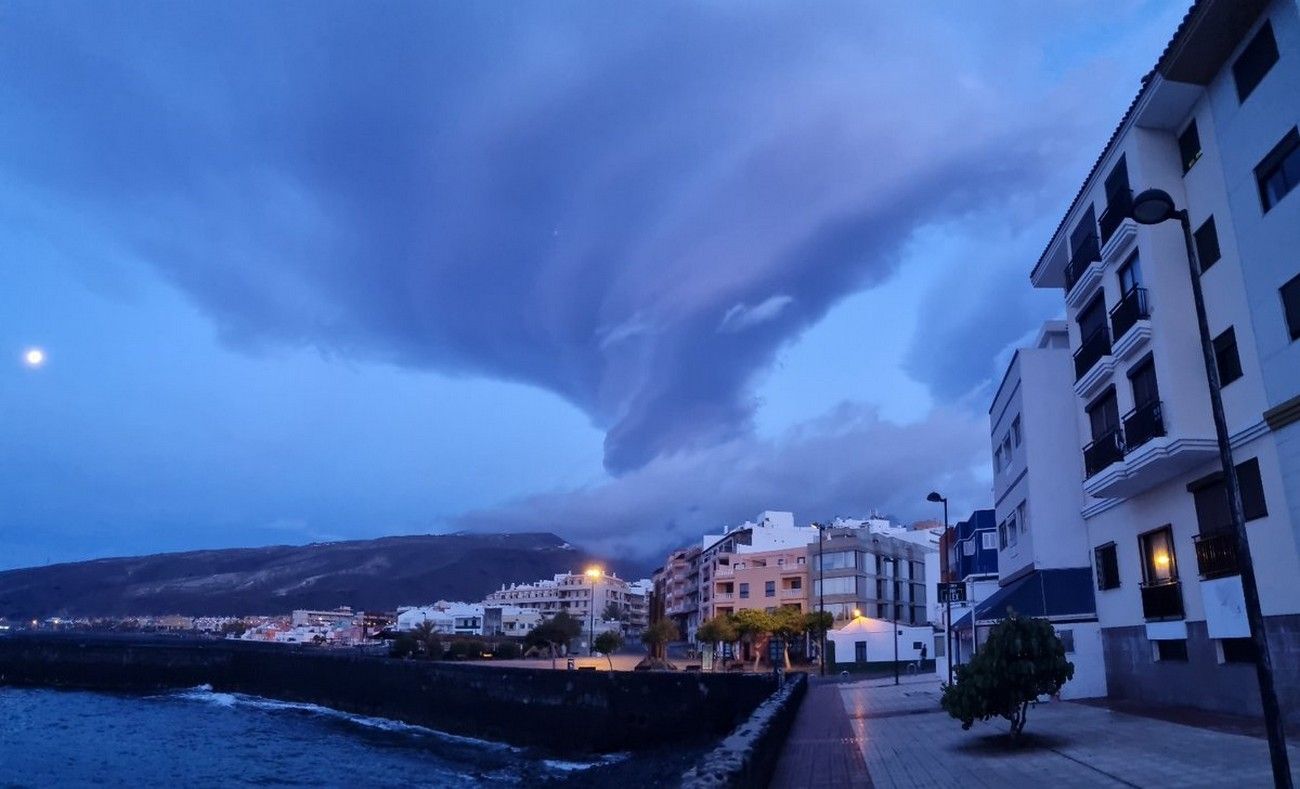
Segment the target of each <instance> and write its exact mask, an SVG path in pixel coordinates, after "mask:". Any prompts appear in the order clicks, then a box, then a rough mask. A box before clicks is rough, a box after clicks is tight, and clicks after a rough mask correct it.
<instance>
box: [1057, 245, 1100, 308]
mask: <svg viewBox="0 0 1300 789" xmlns="http://www.w3.org/2000/svg"><path fill="white" fill-rule="evenodd" d="M1101 270H1102V264H1101V247H1100V246H1099V245H1098V244H1097V237H1096V236H1088V237H1087V238H1086V239H1084V240H1083V241H1082V242H1081V243H1080V244H1079V246H1078V247H1076V248H1075V250H1074V254H1073V255H1071V256H1070V262H1069V263H1067V264H1066V265H1065V300H1066V303H1067V304H1069V305H1070V306H1073V307H1077V306H1079V304H1080V303H1082V301H1083V300H1084V299H1085V298H1087V296H1088V295H1089V294H1090V293H1092V291H1093V289H1094V286H1096V285H1097V284H1098V283H1100V282H1101Z"/></svg>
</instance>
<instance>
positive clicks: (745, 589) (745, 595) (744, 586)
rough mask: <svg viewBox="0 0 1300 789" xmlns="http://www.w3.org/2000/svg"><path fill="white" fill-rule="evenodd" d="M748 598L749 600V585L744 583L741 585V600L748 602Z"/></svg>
mask: <svg viewBox="0 0 1300 789" xmlns="http://www.w3.org/2000/svg"><path fill="white" fill-rule="evenodd" d="M748 598H749V584H744V583H742V584H741V585H740V599H741V600H746V599H748Z"/></svg>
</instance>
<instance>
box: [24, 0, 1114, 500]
mask: <svg viewBox="0 0 1300 789" xmlns="http://www.w3.org/2000/svg"><path fill="white" fill-rule="evenodd" d="M1083 13H1084V11H1080V10H1077V9H1073V8H1066V9H1064V10H1061V9H1054V8H1046V9H1044V8H1039V7H1036V6H1026V7H1024V8H1018V7H1015V6H1007V7H1004V8H996V9H985V8H978V9H974V8H972V9H969V10H968V9H960V8H959V9H954V8H953V7H951V6H947V5H938V6H932V7H927V6H922V7H914V6H912V5H908V6H906V7H905V6H903V5H894V6H891V5H888V4H886V5H879V4H872V5H867V4H861V3H845V4H817V5H815V6H809V5H807V4H789V5H785V6H781V5H777V4H764V5H758V6H756V5H752V4H730V5H729V4H721V5H718V4H715V5H703V6H702V5H700V4H671V3H670V4H666V5H665V4H650V5H643V6H627V5H619V6H611V5H605V4H596V3H591V4H573V5H566V4H560V5H556V4H537V5H498V4H471V5H467V6H459V7H457V6H449V5H445V4H427V3H412V4H402V3H397V4H388V5H385V6H384V7H383V9H382V11H381V10H378V9H376V8H373V7H361V6H352V7H349V6H343V5H326V6H294V5H283V4H281V5H274V6H267V5H265V4H260V3H231V4H221V5H212V6H206V7H200V6H184V7H181V6H174V7H164V8H159V7H157V6H147V5H144V4H140V5H137V6H131V5H130V4H127V5H121V4H116V5H113V6H112V7H111V9H110V8H108V7H105V6H102V5H99V4H86V5H77V4H73V5H65V6H59V7H58V8H57V9H51V8H49V7H41V6H38V5H28V6H18V7H13V8H10V9H8V10H7V11H6V24H5V26H4V29H3V31H0V71H3V72H4V73H6V74H8V75H10V78H9V79H6V80H5V81H4V83H3V85H0V116H2V117H4V118H5V119H6V122H5V123H6V126H5V129H6V131H5V133H4V138H3V139H4V143H5V144H4V145H3V146H0V172H3V173H4V174H5V176H6V178H7V180H8V181H9V182H10V183H11V184H22V185H23V186H24V187H25V188H26V189H28V190H30V191H31V192H32V193H33V194H36V195H38V196H39V197H40V198H41V199H43V200H45V201H46V202H57V203H59V204H60V205H62V206H64V213H65V219H66V220H67V221H68V222H69V223H70V224H68V225H67V226H64V227H58V226H54V225H51V226H50V227H48V228H47V232H48V233H50V234H51V235H57V234H59V233H61V232H68V231H69V229H70V228H75V229H76V231H77V232H80V233H86V232H97V233H101V234H103V235H104V236H105V238H104V243H105V245H108V244H110V243H111V245H112V246H113V247H114V248H125V249H127V250H128V251H129V253H130V254H133V255H135V256H137V257H139V258H142V259H145V260H148V261H149V262H150V263H152V264H153V265H155V266H156V267H157V268H158V270H160V271H161V272H163V274H164V275H165V276H166V277H168V278H169V279H170V280H171V281H172V282H174V283H175V284H176V285H178V286H179V287H180V288H182V289H183V290H184V291H185V292H186V293H188V294H189V295H190V296H191V297H192V299H193V300H194V301H195V302H196V303H197V304H199V305H201V306H202V307H203V308H204V309H205V310H206V311H207V312H208V313H209V314H210V315H212V316H213V317H214V319H215V320H216V322H217V323H218V325H219V327H220V330H221V332H222V334H223V336H224V337H225V338H226V339H227V340H228V341H229V342H231V343H234V344H237V345H240V346H242V347H249V348H256V347H258V346H261V345H264V344H268V343H270V344H292V345H310V346H315V347H318V348H321V349H322V350H324V351H326V352H328V353H331V354H339V355H343V356H348V357H355V358H363V359H374V360H382V361H388V362H393V363H397V364H401V365H406V366H409V367H412V368H418V369H437V370H442V371H452V372H461V373H466V374H475V375H484V376H490V377H494V378H500V379H507V380H513V381H521V382H526V383H530V384H534V385H537V386H540V387H544V388H546V389H548V390H551V391H554V392H556V393H558V394H560V395H561V396H563V397H564V398H566V399H568V400H569V401H570V402H572V403H574V404H576V405H577V406H578V407H580V408H581V409H583V411H584V412H585V413H587V414H588V415H589V416H590V418H591V419H592V420H593V422H594V423H595V424H596V425H598V426H599V427H601V428H602V429H604V430H605V431H606V438H605V462H606V466H607V467H608V468H609V469H611V470H613V471H615V472H620V473H623V472H629V471H632V470H635V469H642V468H644V470H645V473H667V472H666V471H658V472H655V469H661V468H663V467H664V464H667V465H668V466H669V467H672V468H677V467H680V466H681V464H683V463H687V462H689V461H688V460H687V459H689V458H706V457H709V454H708V453H710V452H714V451H718V452H726V451H731V452H736V451H738V450H737V447H739V446H742V445H743V444H744V441H745V440H747V439H745V437H746V436H747V435H749V433H750V426H751V417H752V413H753V408H754V404H753V401H752V397H751V395H750V393H749V391H748V387H749V386H750V384H751V381H752V379H753V376H754V375H755V373H757V372H758V371H761V370H762V369H764V368H765V367H766V366H767V365H768V364H769V363H770V362H771V360H772V358H773V355H774V353H775V352H776V350H777V349H778V348H779V347H780V345H781V344H782V343H783V342H785V341H787V340H788V339H789V338H790V337H792V336H795V335H796V334H797V333H798V332H799V331H801V330H802V329H803V328H805V327H807V326H809V325H810V324H811V323H813V322H815V321H817V320H818V319H819V318H820V317H821V316H822V315H823V314H824V313H825V312H826V310H827V309H828V308H829V307H830V306H831V305H832V304H833V303H834V302H836V301H837V300H838V299H840V298H842V297H843V296H844V295H845V294H846V293H849V292H852V291H854V290H856V289H860V288H864V287H870V286H872V285H873V284H876V283H879V282H881V281H882V280H883V279H885V278H887V277H888V276H890V274H891V272H892V271H893V268H894V266H895V265H896V263H897V259H898V251H899V249H900V247H901V245H903V244H904V243H905V242H906V240H907V239H908V238H909V237H910V236H911V235H912V234H913V233H914V232H915V231H916V229H917V228H918V227H923V226H925V225H926V224H927V223H933V222H936V221H940V220H942V219H944V218H945V217H950V216H953V215H960V214H962V213H964V212H967V211H970V210H973V209H974V208H976V207H980V206H983V207H987V206H989V205H990V204H996V203H997V202H998V201H1001V200H1004V199H1006V196H1007V195H1011V194H1016V193H1019V192H1023V191H1025V190H1029V191H1033V190H1035V189H1037V188H1039V187H1040V186H1041V184H1042V183H1043V181H1044V179H1045V178H1046V177H1048V176H1047V174H1048V173H1049V172H1051V169H1052V168H1053V167H1054V166H1055V163H1056V162H1055V160H1054V153H1055V151H1054V149H1053V148H1052V147H1051V146H1044V145H1041V144H1036V143H1034V142H1032V141H1036V140H1043V139H1049V140H1055V141H1057V142H1058V144H1060V145H1068V144H1070V141H1072V140H1074V139H1076V137H1077V135H1078V133H1079V131H1080V128H1081V126H1080V121H1079V119H1078V117H1077V116H1076V115H1075V114H1073V113H1071V112H1069V111H1068V110H1070V109H1073V108H1074V107H1073V105H1072V103H1071V102H1072V101H1073V100H1072V99H1068V98H1063V97H1061V96H1059V95H1056V94H1053V93H1052V91H1051V90H1050V89H1049V85H1048V83H1047V82H1046V81H1044V80H1043V79H1042V77H1041V76H1035V75H1040V74H1041V72H1042V69H1041V65H1042V61H1043V58H1044V54H1043V43H1042V42H1044V41H1048V42H1050V41H1052V40H1054V39H1053V36H1060V35H1062V33H1063V32H1068V31H1069V30H1070V29H1071V25H1074V24H1077V23H1078V22H1079V21H1080V19H1081V18H1082V17H1081V16H1078V15H1081V14H1083ZM1076 16H1078V18H1076ZM1117 24H1123V20H1122V19H1120V20H1117ZM1008 30H1016V31H1017V32H1018V33H1019V34H1020V35H1018V36H1016V37H1014V38H1012V37H1008V36H1007V31H1008ZM1056 40H1060V39H1056ZM1027 101H1033V102H1035V106H1036V107H1038V109H1039V111H1038V112H1034V113H1026V112H1024V111H1023V109H1024V106H1025V104H1026V102H1027ZM42 221H44V222H49V221H50V220H49V218H48V217H45V216H43V217H42ZM54 224H57V223H54ZM865 339H866V341H868V342H869V341H870V338H869V337H867V338H865ZM715 445H720V447H721V448H720V449H716V450H715V449H710V447H713V446H715ZM657 458H658V459H660V460H656V459H657ZM735 460H740V458H736V459H735ZM762 470H763V469H762V468H761V467H756V468H755V469H754V471H755V472H759V473H761V472H762ZM700 471H701V473H702V469H701V470H700ZM642 478H643V477H641V476H640V472H638V476H636V477H635V479H642ZM845 484H848V483H845ZM745 509H746V511H748V510H749V509H753V504H752V503H750V504H747V505H746V507H745Z"/></svg>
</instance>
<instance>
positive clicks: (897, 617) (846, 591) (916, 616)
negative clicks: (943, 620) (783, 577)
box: [808, 524, 933, 624]
mask: <svg viewBox="0 0 1300 789" xmlns="http://www.w3.org/2000/svg"><path fill="white" fill-rule="evenodd" d="M932 552H933V548H931V547H930V546H928V545H926V544H924V543H923V542H917V541H912V540H904V539H899V538H898V537H891V536H889V535H887V534H880V533H876V532H873V531H872V530H870V529H863V528H859V527H854V526H845V525H834V524H832V525H831V526H830V527H829V528H827V529H826V530H825V533H824V535H823V539H822V540H821V541H820V543H815V544H813V545H810V546H808V564H809V565H810V566H811V568H812V569H811V571H810V579H811V581H812V583H811V585H810V586H811V591H812V594H811V596H810V597H809V600H808V605H809V608H810V609H811V610H814V611H815V610H818V609H819V608H820V607H822V606H824V607H825V610H826V611H828V612H830V613H831V615H832V616H834V618H835V621H836V622H837V623H840V622H847V621H850V620H852V619H853V618H854V611H858V612H860V613H861V615H862V616H866V617H870V618H873V619H885V620H889V621H893V622H905V623H907V624H921V623H925V622H927V621H928V620H927V616H926V601H927V590H926V576H925V565H926V556H927V554H929V553H932Z"/></svg>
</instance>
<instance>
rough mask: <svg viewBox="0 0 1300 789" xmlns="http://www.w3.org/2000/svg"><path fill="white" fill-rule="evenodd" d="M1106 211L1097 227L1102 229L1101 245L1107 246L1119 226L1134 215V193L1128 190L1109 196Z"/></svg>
mask: <svg viewBox="0 0 1300 789" xmlns="http://www.w3.org/2000/svg"><path fill="white" fill-rule="evenodd" d="M1106 199H1107V204H1106V210H1105V211H1103V212H1102V213H1101V219H1099V220H1097V226H1098V227H1099V228H1100V229H1101V245H1102V246H1106V242H1107V241H1109V240H1110V237H1111V236H1113V235H1115V231H1116V230H1117V229H1119V225H1120V223H1121V222H1123V221H1124V220H1125V219H1128V218H1129V217H1130V216H1131V215H1132V214H1133V193H1132V192H1131V191H1129V190H1127V189H1125V190H1124V191H1122V192H1116V193H1115V194H1113V195H1107V198H1106Z"/></svg>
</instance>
